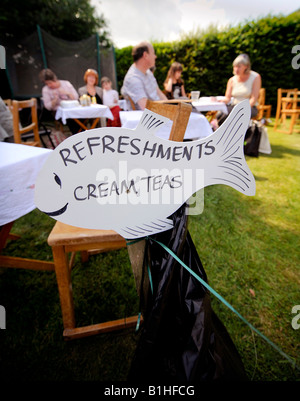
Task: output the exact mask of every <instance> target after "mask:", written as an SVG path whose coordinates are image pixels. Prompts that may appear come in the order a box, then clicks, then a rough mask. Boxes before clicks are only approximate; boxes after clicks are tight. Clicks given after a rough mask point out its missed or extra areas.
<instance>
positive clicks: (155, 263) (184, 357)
mask: <svg viewBox="0 0 300 401" xmlns="http://www.w3.org/2000/svg"><path fill="white" fill-rule="evenodd" d="M186 207H187V206H186V205H183V206H182V207H181V208H180V209H179V210H177V212H176V213H174V214H173V215H172V216H171V217H170V218H171V219H173V222H174V229H172V230H169V231H165V232H163V233H160V234H157V235H155V236H153V237H152V238H153V239H156V240H158V241H160V242H162V243H163V244H165V245H166V246H167V247H168V248H169V249H171V250H172V251H173V252H174V253H175V254H176V255H177V256H178V257H179V259H181V260H182V261H183V262H184V263H185V264H186V265H187V266H188V267H189V268H190V269H191V270H193V271H194V272H195V273H196V274H197V275H198V276H199V277H201V278H202V279H203V280H205V281H206V282H207V277H206V273H205V271H204V268H203V266H202V263H201V261H200V258H199V256H198V254H197V251H196V248H195V246H194V243H193V241H192V239H191V236H190V234H189V232H188V230H187V222H188V216H187V214H186ZM146 244H147V245H146V247H147V248H148V249H147V254H148V264H149V267H150V269H151V276H152V283H153V294H152V291H151V289H149V292H148V294H144V296H145V299H146V302H145V304H144V305H143V318H144V322H143V324H142V326H141V333H140V338H139V341H138V345H137V349H136V352H135V355H134V358H133V360H132V363H131V369H130V372H129V376H128V381H132V382H140V383H178V382H181V383H199V382H211V381H229V380H234V381H236V380H243V381H244V380H247V377H246V373H245V370H244V367H243V363H242V361H241V358H240V356H239V354H238V351H237V349H236V347H235V346H234V344H233V342H232V340H231V338H230V336H229V334H228V332H227V330H226V328H225V327H224V325H223V324H222V322H221V321H220V320H219V318H218V317H217V316H216V314H215V313H214V311H213V310H212V307H211V300H210V293H209V291H208V290H207V289H206V288H205V287H204V286H203V285H202V284H201V283H200V282H199V281H198V280H197V279H196V278H195V277H193V276H192V275H191V274H190V273H189V272H188V271H187V270H186V269H185V268H184V267H183V266H181V265H180V264H179V263H178V262H177V261H176V260H175V259H174V258H173V257H172V256H171V255H170V254H169V253H168V252H167V251H166V250H164V249H163V248H162V247H161V245H159V244H157V243H156V242H154V241H153V240H152V239H151V238H149V239H148V240H147V242H146ZM146 264H147V263H145V266H144V268H145V271H146V272H147V266H146ZM145 274H147V273H145Z"/></svg>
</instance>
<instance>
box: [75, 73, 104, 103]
mask: <svg viewBox="0 0 300 401" xmlns="http://www.w3.org/2000/svg"><path fill="white" fill-rule="evenodd" d="M83 80H84V82H85V83H86V85H85V86H82V87H81V88H79V89H78V93H79V96H82V95H89V96H90V97H91V98H93V97H95V98H96V103H98V104H102V103H103V91H102V88H100V87H99V86H97V85H98V80H99V75H98V73H97V71H96V70H93V69H91V68H89V69H88V70H86V72H85V73H84V76H83Z"/></svg>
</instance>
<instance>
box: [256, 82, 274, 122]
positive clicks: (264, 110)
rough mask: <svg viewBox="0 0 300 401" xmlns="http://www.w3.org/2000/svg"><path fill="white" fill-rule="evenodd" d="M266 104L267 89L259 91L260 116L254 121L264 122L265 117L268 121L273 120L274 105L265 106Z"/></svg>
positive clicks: (258, 107)
mask: <svg viewBox="0 0 300 401" xmlns="http://www.w3.org/2000/svg"><path fill="white" fill-rule="evenodd" d="M265 102H266V89H265V88H261V89H260V90H259V96H258V106H257V109H258V114H257V116H256V117H254V118H253V120H258V121H260V120H262V119H263V118H264V117H265V118H266V120H268V119H269V118H271V110H272V105H270V104H265Z"/></svg>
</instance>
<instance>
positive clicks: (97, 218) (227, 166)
mask: <svg viewBox="0 0 300 401" xmlns="http://www.w3.org/2000/svg"><path fill="white" fill-rule="evenodd" d="M249 121H250V105H249V101H243V102H241V103H240V104H238V105H237V106H235V108H234V109H233V111H232V112H231V113H230V115H229V116H228V118H227V119H226V121H225V122H224V123H223V124H222V125H221V127H220V128H219V129H218V130H217V131H215V132H214V133H212V134H211V135H210V136H208V137H206V138H204V139H200V140H194V141H190V142H174V141H169V140H165V139H161V138H159V137H158V136H156V135H155V132H158V130H159V129H160V128H161V127H162V126H163V125H164V124H170V120H168V119H167V118H165V117H162V116H161V115H158V114H156V113H153V112H152V111H149V110H147V109H146V110H145V111H144V112H143V115H142V118H141V120H140V122H139V125H138V126H137V128H136V129H135V130H131V129H125V128H115V127H109V128H105V127H103V128H98V129H93V130H88V131H85V132H82V133H80V134H76V135H73V136H71V137H69V138H68V139H66V140H65V141H63V142H62V143H61V144H60V145H59V146H57V147H56V149H55V150H53V152H51V154H50V156H49V158H48V159H47V160H46V162H45V164H44V166H43V167H42V169H41V171H40V173H39V175H38V178H37V180H36V185H35V186H36V190H35V204H36V206H37V207H38V208H39V209H40V210H41V211H43V212H44V213H46V214H48V215H49V216H51V217H53V218H54V219H56V220H59V221H61V222H63V223H66V224H69V225H73V226H76V227H82V228H92V229H109V230H115V231H116V232H118V233H119V234H120V235H121V236H123V237H124V238H127V239H133V238H140V237H145V236H149V235H151V234H155V233H158V232H161V231H165V230H168V229H170V228H172V221H171V220H170V219H168V217H169V216H171V215H172V214H173V213H174V212H175V211H176V210H177V209H178V208H179V207H180V206H181V205H182V204H183V203H184V202H186V201H187V200H188V199H189V198H190V197H191V196H192V195H193V194H195V193H196V192H197V191H198V190H200V189H202V188H204V187H206V186H208V185H214V184H225V185H228V186H231V187H232V188H234V189H236V190H238V191H240V192H241V193H243V194H245V195H254V194H255V180H254V177H253V175H252V173H251V171H250V169H249V168H248V166H247V164H246V161H245V158H244V136H245V132H246V130H247V128H248V125H249Z"/></svg>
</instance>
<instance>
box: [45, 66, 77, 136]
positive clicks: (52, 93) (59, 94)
mask: <svg viewBox="0 0 300 401" xmlns="http://www.w3.org/2000/svg"><path fill="white" fill-rule="evenodd" d="M39 77H40V80H41V81H42V82H43V83H44V84H45V86H44V87H43V88H42V98H43V103H44V106H45V108H46V109H47V110H50V111H52V113H53V115H54V114H55V113H54V112H55V111H56V110H57V108H58V106H59V105H60V102H61V101H62V100H78V93H77V92H76V90H75V88H74V86H73V85H72V84H71V83H70V82H69V81H65V80H60V79H57V76H56V75H55V74H54V72H53V71H51V70H50V69H48V68H47V69H45V70H42V71H41V72H40V75H39ZM67 125H68V127H69V128H70V131H71V132H72V134H76V133H77V132H78V130H79V128H80V127H79V126H78V124H77V123H76V122H75V121H74V120H72V119H68V120H67Z"/></svg>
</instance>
